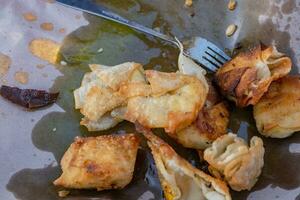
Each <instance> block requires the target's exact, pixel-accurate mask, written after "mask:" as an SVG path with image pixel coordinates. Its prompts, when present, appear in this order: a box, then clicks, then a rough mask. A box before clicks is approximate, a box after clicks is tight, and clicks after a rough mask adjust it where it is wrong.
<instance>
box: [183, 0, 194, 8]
mask: <svg viewBox="0 0 300 200" xmlns="http://www.w3.org/2000/svg"><path fill="white" fill-rule="evenodd" d="M184 5H185V6H188V7H190V6H192V5H193V0H185V3H184Z"/></svg>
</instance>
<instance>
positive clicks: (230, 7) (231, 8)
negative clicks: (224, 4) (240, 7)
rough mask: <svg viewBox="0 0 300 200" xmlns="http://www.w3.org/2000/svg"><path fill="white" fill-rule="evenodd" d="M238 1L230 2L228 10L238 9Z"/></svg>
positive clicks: (231, 0) (232, 0)
mask: <svg viewBox="0 0 300 200" xmlns="http://www.w3.org/2000/svg"><path fill="white" fill-rule="evenodd" d="M236 4H237V3H236V1H235V0H229V2H228V9H229V10H231V11H233V10H234V9H235V8H236Z"/></svg>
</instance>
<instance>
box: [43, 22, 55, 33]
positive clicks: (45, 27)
mask: <svg viewBox="0 0 300 200" xmlns="http://www.w3.org/2000/svg"><path fill="white" fill-rule="evenodd" d="M40 27H41V29H43V30H44V31H52V30H53V27H54V26H53V24H52V23H50V22H45V23H42V24H41V25H40Z"/></svg>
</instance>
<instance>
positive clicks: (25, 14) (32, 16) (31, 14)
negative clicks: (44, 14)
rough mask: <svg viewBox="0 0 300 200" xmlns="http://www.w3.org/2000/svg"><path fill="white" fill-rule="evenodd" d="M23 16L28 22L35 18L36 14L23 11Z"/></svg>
mask: <svg viewBox="0 0 300 200" xmlns="http://www.w3.org/2000/svg"><path fill="white" fill-rule="evenodd" d="M23 18H24V19H25V20H27V21H29V22H34V21H36V20H37V16H36V15H34V14H33V13H32V12H27V13H24V14H23Z"/></svg>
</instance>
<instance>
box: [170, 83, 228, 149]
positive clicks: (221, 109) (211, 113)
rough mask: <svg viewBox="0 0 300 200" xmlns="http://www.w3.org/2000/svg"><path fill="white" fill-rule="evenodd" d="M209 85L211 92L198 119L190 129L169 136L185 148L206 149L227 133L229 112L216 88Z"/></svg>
mask: <svg viewBox="0 0 300 200" xmlns="http://www.w3.org/2000/svg"><path fill="white" fill-rule="evenodd" d="M208 83H209V92H208V96H207V99H206V102H205V105H204V107H203V108H202V109H201V110H200V111H199V113H198V117H197V119H196V120H195V121H194V122H193V123H192V124H191V125H190V126H188V127H186V128H184V129H182V130H179V131H177V132H176V133H173V134H169V135H170V136H171V137H172V138H174V139H175V140H176V141H177V142H179V143H180V144H182V145H183V146H185V147H188V148H193V149H205V148H207V147H209V146H210V145H211V143H212V142H213V141H214V140H216V139H217V138H218V137H220V136H222V135H224V134H226V133H227V126H228V123H229V111H228V109H227V105H226V103H225V102H224V101H223V100H222V98H221V97H220V96H219V94H218V92H217V91H216V89H215V88H214V86H213V85H212V84H211V83H210V82H208Z"/></svg>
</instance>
